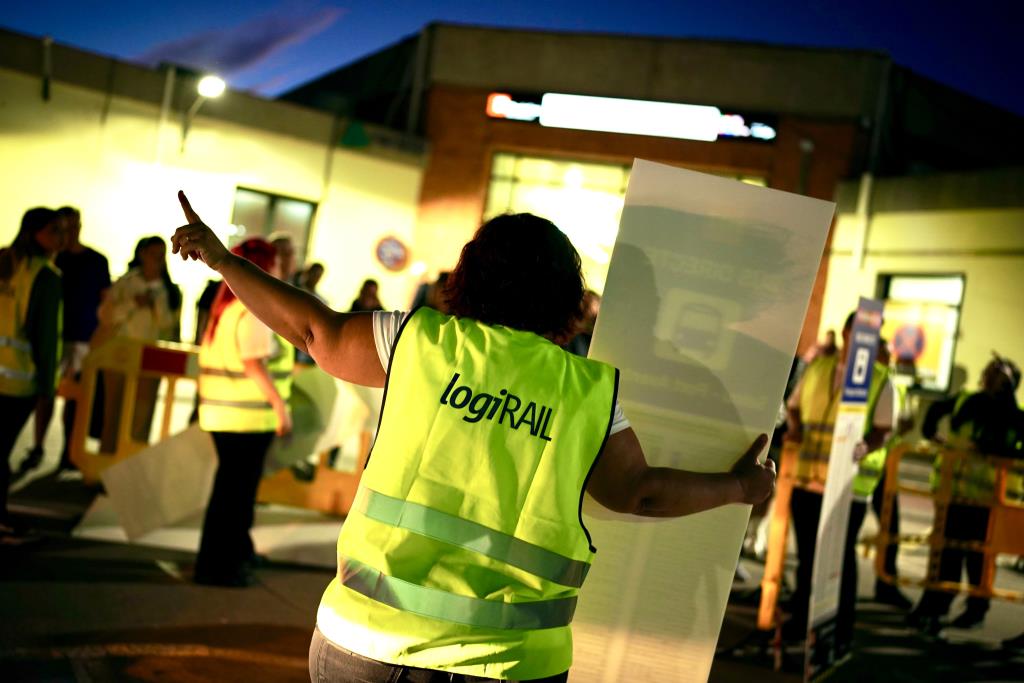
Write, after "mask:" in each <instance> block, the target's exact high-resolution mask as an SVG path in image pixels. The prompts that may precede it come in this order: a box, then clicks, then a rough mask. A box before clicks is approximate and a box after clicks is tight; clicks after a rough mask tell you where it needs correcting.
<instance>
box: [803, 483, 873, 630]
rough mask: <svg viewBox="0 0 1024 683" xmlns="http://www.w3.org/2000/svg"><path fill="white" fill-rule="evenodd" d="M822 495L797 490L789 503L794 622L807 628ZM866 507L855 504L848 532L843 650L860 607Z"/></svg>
mask: <svg viewBox="0 0 1024 683" xmlns="http://www.w3.org/2000/svg"><path fill="white" fill-rule="evenodd" d="M821 499H822V496H821V494H820V493H813V492H811V491H807V490H805V489H800V488H794V489H793V497H792V499H791V502H790V510H791V511H792V520H793V531H794V533H795V534H796V555H797V566H796V591H795V592H794V593H793V598H792V601H791V604H792V611H793V614H792V618H793V620H794V622H795V623H797V624H802V625H806V624H807V609H808V603H809V602H810V598H811V581H812V577H813V572H814V551H815V549H816V547H817V544H818V521H819V519H820V518H821ZM866 512H867V503H864V502H862V501H857V500H855V501H853V503H852V504H851V505H850V521H849V523H848V524H847V529H846V545H845V546H844V549H843V576H842V579H841V583H840V589H839V614H838V616H837V617H836V642H837V643H838V645H839V647H840V649H843V648H844V647H849V644H850V643H852V642H853V625H854V618H855V610H856V605H857V534H858V533H859V532H860V527H861V524H863V523H864V514H865V513H866Z"/></svg>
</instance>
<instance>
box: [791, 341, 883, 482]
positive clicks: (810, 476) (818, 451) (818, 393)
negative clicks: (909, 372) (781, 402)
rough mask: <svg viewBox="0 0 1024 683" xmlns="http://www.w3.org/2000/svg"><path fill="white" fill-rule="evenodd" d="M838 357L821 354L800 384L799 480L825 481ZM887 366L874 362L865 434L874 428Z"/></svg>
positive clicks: (836, 404)
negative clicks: (801, 434) (873, 419)
mask: <svg viewBox="0 0 1024 683" xmlns="http://www.w3.org/2000/svg"><path fill="white" fill-rule="evenodd" d="M838 363H839V358H838V356H837V355H836V354H833V355H831V356H821V357H818V358H816V359H815V360H814V362H812V363H811V364H810V365H809V366H808V367H807V370H805V371H804V376H803V380H802V386H801V388H800V421H801V422H802V423H803V441H802V442H801V443H800V454H799V457H798V459H797V464H796V479H797V481H798V482H805V483H806V482H824V481H825V477H826V475H827V474H828V458H829V455H830V454H831V452H832V432H833V431H834V429H835V424H836V415H837V414H838V412H839V402H840V397H841V395H842V387H839V388H836V387H835V372H836V365H837V364H838ZM888 372H889V371H888V368H886V367H885V366H884V365H882V364H881V363H875V367H874V371H873V372H872V373H871V386H870V387H869V388H868V402H867V419H866V420H865V422H864V434H867V433H868V432H870V431H871V425H872V418H873V417H874V414H875V405H876V404H877V403H878V397H879V396H880V395H881V393H882V386H883V385H884V384H885V379H886V376H887V375H888Z"/></svg>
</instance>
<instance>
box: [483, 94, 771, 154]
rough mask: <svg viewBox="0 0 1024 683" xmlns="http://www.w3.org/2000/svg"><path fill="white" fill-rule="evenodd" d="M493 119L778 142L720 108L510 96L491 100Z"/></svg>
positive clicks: (765, 129)
mask: <svg viewBox="0 0 1024 683" xmlns="http://www.w3.org/2000/svg"><path fill="white" fill-rule="evenodd" d="M487 115H488V116H490V117H492V118H498V119H509V120H512V121H530V122H532V121H536V122H538V123H540V125H542V126H548V127H551V128H572V129H576V130H593V131H600V132H605V133H626V134H630V135H654V136H657V137H663V138H679V139H683V140H704V141H707V142H713V141H715V140H718V139H719V138H722V137H733V138H751V139H755V140H766V141H767V140H773V139H775V128H774V127H773V126H771V125H769V124H768V123H765V122H762V121H754V120H752V119H748V117H746V116H743V115H742V114H736V113H722V110H721V109H719V108H718V107H711V106H707V105H698V104H676V103H673V102H654V101H650V100H626V99H620V98H615V97H589V96H585V95H565V94H561V93H545V94H544V95H543V96H542V97H541V98H540V102H530V101H520V100H516V99H513V97H512V96H511V95H510V94H508V93H491V94H490V95H488V96H487Z"/></svg>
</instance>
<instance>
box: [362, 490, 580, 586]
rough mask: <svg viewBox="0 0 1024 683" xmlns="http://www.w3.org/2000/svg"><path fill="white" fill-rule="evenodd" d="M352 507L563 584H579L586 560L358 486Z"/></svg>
mask: <svg viewBox="0 0 1024 683" xmlns="http://www.w3.org/2000/svg"><path fill="white" fill-rule="evenodd" d="M353 507H354V508H355V509H356V510H358V511H359V512H361V513H362V514H364V515H365V516H367V517H369V518H370V519H375V520H377V521H378V522H383V523H384V524H390V525H391V526H395V527H399V528H401V529H407V530H408V531H412V532H413V533H416V534H420V535H422V536H427V537H429V538H433V539H436V540H438V541H442V542H444V543H450V544H452V545H455V546H459V547H460V548H467V549H469V550H472V551H475V552H478V553H480V554H481V555H486V556H487V557H490V558H492V559H495V560H498V561H499V562H504V563H505V564H509V565H511V566H513V567H517V568H519V569H522V570H524V571H528V572H530V573H531V574H533V575H535V576H539V577H540V578H542V579H547V580H548V581H554V582H555V583H557V584H560V585H563V586H572V587H574V588H579V587H580V586H582V585H583V580H584V579H585V578H586V577H587V571H589V570H590V563H588V562H582V561H580V560H574V559H572V558H569V557H565V556H564V555H560V554H558V553H556V552H553V551H551V550H548V549H547V548H542V547H540V546H539V545H534V544H533V543H528V542H527V541H523V540H521V539H518V538H516V537H515V536H510V535H508V534H505V533H502V532H500V531H496V530H494V529H491V528H490V527H486V526H484V525H482V524H477V523H476V522H471V521H469V520H466V519H462V518H461V517H456V516H455V515H450V514H448V513H447V512H441V511H440V510H435V509H433V508H429V507H427V506H425V505H420V504H419V503H412V502H409V501H407V500H400V499H398V498H392V497H391V496H386V495H384V494H383V493H377V492H376V491H372V490H370V489H365V488H364V489H361V490H360V492H359V495H358V496H357V498H356V501H355V504H354V505H353Z"/></svg>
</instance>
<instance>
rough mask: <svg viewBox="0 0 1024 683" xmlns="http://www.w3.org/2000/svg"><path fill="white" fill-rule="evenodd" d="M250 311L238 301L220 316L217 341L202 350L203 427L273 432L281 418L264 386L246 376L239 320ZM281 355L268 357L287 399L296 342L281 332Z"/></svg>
mask: <svg viewBox="0 0 1024 683" xmlns="http://www.w3.org/2000/svg"><path fill="white" fill-rule="evenodd" d="M246 315H252V314H251V313H249V311H247V310H246V308H245V306H244V305H242V302H241V301H239V300H237V299H236V300H234V301H232V302H231V303H230V304H228V306H227V308H225V309H224V312H223V313H222V314H221V317H220V321H219V322H218V323H217V329H216V330H214V334H213V339H212V340H206V341H204V342H203V345H202V346H201V347H200V348H199V426H200V427H201V428H203V429H204V430H206V431H209V432H272V431H274V430H275V429H276V428H277V416H276V415H275V413H274V409H273V407H272V406H271V405H270V402H269V401H268V400H267V398H266V397H265V396H264V395H263V392H262V391H260V388H259V387H258V386H257V385H256V383H255V382H253V381H252V380H251V379H249V378H248V377H247V376H246V374H245V367H244V365H243V364H242V356H241V353H240V351H239V346H238V323H239V321H241V319H242V317H243V316H246ZM275 338H276V340H277V353H275V354H274V356H273V357H271V358H270V359H268V361H267V370H268V371H269V372H270V377H271V379H272V380H273V381H274V388H276V389H277V393H278V394H280V395H281V398H282V399H284V400H285V401H287V400H288V397H289V396H290V395H291V390H292V368H293V367H294V363H295V357H294V352H293V350H292V346H291V345H290V344H288V342H286V341H285V340H284V339H282V338H281V337H280V336H277V335H275Z"/></svg>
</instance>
